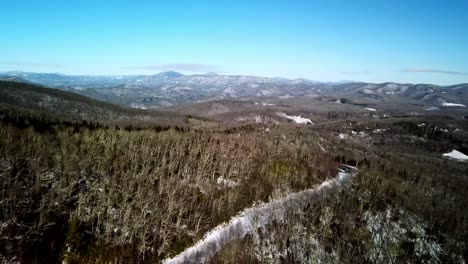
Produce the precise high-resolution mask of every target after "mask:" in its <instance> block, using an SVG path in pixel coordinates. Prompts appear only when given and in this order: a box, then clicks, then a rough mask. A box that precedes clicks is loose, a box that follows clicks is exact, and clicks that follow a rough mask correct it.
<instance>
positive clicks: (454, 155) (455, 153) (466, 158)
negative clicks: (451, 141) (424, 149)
mask: <svg viewBox="0 0 468 264" xmlns="http://www.w3.org/2000/svg"><path fill="white" fill-rule="evenodd" d="M442 156H444V157H447V158H451V159H456V160H460V161H468V156H467V155H465V154H463V153H461V152H460V151H458V150H452V151H451V152H448V153H445V154H442Z"/></svg>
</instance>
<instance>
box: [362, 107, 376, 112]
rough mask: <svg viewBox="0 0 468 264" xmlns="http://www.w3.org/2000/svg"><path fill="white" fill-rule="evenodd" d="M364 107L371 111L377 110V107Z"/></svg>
mask: <svg viewBox="0 0 468 264" xmlns="http://www.w3.org/2000/svg"><path fill="white" fill-rule="evenodd" d="M364 109H366V110H367V111H371V112H375V111H377V109H375V108H370V107H364Z"/></svg>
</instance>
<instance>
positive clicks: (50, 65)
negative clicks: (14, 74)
mask: <svg viewBox="0 0 468 264" xmlns="http://www.w3.org/2000/svg"><path fill="white" fill-rule="evenodd" d="M0 64H2V65H10V66H33V67H44V68H61V67H63V65H62V64H59V63H54V62H32V61H0Z"/></svg>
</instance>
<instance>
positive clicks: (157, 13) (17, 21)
mask: <svg viewBox="0 0 468 264" xmlns="http://www.w3.org/2000/svg"><path fill="white" fill-rule="evenodd" d="M0 6H1V13H2V15H1V16H0V24H1V25H2V30H1V35H0V36H1V37H0V71H10V70H22V71H36V72H62V73H68V74H93V75H96V74H109V75H111V74H112V75H113V74H153V73H157V72H160V71H164V70H169V69H172V70H176V71H181V72H185V73H190V72H210V71H214V72H218V73H224V74H248V75H261V76H272V77H273V76H277V77H288V78H309V79H313V80H320V81H337V80H362V81H371V82H383V81H396V82H413V83H421V82H422V83H436V84H452V83H461V82H468V1H466V0H459V1H453V0H444V1H442V0H419V1H416V0H368V1H364V0H356V1H353V0H342V1H334V0H316V1H314V0H305V1H294V0H284V1H280V0H265V1H254V0H251V1H243V0H232V1H221V0H218V1H196V0H192V1H157V0H154V1H136V0H135V1H118V0H117V1H99V0H93V1H91V0H80V1H78V0H76V1H75V0H67V1H62V0H61V1H47V0H44V1H38V0H29V1H25V0H11V1H2V3H1V5H0Z"/></svg>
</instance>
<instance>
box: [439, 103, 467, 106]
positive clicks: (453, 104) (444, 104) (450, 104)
mask: <svg viewBox="0 0 468 264" xmlns="http://www.w3.org/2000/svg"><path fill="white" fill-rule="evenodd" d="M442 105H443V106H453V107H465V105H464V104H455V103H442Z"/></svg>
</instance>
